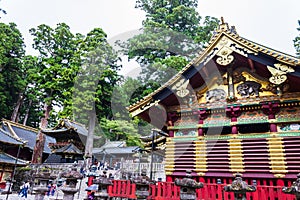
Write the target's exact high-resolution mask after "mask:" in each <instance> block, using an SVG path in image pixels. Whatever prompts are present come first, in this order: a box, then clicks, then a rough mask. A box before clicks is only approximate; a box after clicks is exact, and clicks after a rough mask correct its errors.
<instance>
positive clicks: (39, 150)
mask: <svg viewBox="0 0 300 200" xmlns="http://www.w3.org/2000/svg"><path fill="white" fill-rule="evenodd" d="M50 111H51V104H50V105H48V104H47V103H45V106H44V112H45V115H44V117H43V118H42V119H41V124H40V130H39V132H38V135H37V137H36V142H35V146H34V150H33V154H32V160H31V163H33V164H41V163H42V157H43V151H44V146H45V139H46V137H45V135H44V134H43V133H42V131H41V130H42V129H45V128H47V126H48V119H49V116H50Z"/></svg>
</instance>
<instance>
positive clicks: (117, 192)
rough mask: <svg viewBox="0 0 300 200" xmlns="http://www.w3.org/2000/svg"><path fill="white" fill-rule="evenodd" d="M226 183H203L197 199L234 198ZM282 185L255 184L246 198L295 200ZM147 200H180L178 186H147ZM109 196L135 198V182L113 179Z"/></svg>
mask: <svg viewBox="0 0 300 200" xmlns="http://www.w3.org/2000/svg"><path fill="white" fill-rule="evenodd" d="M225 185H226V184H214V183H208V184H204V187H203V188H201V189H197V191H196V192H197V200H234V195H233V193H232V192H225V191H224V190H223V188H224V186H225ZM281 189H282V186H261V185H258V186H257V190H256V192H250V193H247V200H295V196H294V195H289V194H284V193H283V192H282V191H281ZM149 192H150V195H149V197H148V200H180V193H179V187H178V186H176V185H175V184H174V183H173V182H157V183H156V184H155V185H150V186H149ZM108 193H109V196H110V197H121V198H129V199H136V195H135V184H132V183H130V181H128V180H114V181H113V185H111V186H109V187H108Z"/></svg>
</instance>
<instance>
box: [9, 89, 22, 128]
mask: <svg viewBox="0 0 300 200" xmlns="http://www.w3.org/2000/svg"><path fill="white" fill-rule="evenodd" d="M23 100H24V96H23V93H22V92H21V93H19V97H18V101H17V103H16V106H15V108H14V111H13V113H12V115H11V121H13V122H18V120H17V119H18V118H17V117H18V114H19V110H20V107H21V105H22V104H23Z"/></svg>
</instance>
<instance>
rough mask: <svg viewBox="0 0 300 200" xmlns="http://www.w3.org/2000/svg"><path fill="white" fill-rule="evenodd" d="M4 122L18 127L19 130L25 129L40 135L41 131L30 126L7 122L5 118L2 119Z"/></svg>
mask: <svg viewBox="0 0 300 200" xmlns="http://www.w3.org/2000/svg"><path fill="white" fill-rule="evenodd" d="M2 122H5V123H8V124H11V125H13V126H16V127H18V128H23V129H25V130H29V131H33V132H35V133H38V131H39V129H36V128H33V127H30V126H26V125H23V124H20V123H18V122H13V121H11V120H7V119H4V118H2Z"/></svg>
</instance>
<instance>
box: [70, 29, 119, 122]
mask: <svg viewBox="0 0 300 200" xmlns="http://www.w3.org/2000/svg"><path fill="white" fill-rule="evenodd" d="M80 51H81V52H82V54H81V55H82V57H83V59H82V64H81V68H80V70H79V72H78V74H77V76H76V78H75V81H76V82H75V88H74V92H73V96H72V101H73V102H72V112H74V114H75V116H74V117H75V119H78V120H83V121H81V123H83V124H87V121H85V119H88V117H85V116H84V115H85V114H84V113H88V112H90V111H91V110H94V109H95V111H96V113H97V116H98V119H99V120H100V119H101V118H111V117H112V113H111V107H110V103H111V96H112V92H113V89H114V87H115V86H116V84H117V83H118V81H119V80H120V75H118V70H119V69H120V65H119V64H118V60H119V57H118V55H117V54H116V52H114V50H113V48H112V47H111V46H110V45H109V44H108V42H107V41H106V34H105V33H104V32H103V30H102V29H99V28H97V29H94V30H92V31H91V32H89V33H88V34H87V36H86V38H85V39H84V40H83V41H82V44H80ZM69 110H70V109H69Z"/></svg>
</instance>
